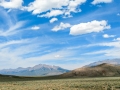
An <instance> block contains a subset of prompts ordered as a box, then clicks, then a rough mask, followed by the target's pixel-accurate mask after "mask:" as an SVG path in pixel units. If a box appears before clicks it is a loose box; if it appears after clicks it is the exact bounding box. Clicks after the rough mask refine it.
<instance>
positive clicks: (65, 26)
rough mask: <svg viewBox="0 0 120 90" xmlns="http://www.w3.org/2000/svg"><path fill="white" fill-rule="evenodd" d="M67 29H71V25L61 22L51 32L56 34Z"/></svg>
mask: <svg viewBox="0 0 120 90" xmlns="http://www.w3.org/2000/svg"><path fill="white" fill-rule="evenodd" d="M69 27H71V25H70V24H69V23H63V22H61V23H60V25H57V26H55V27H54V28H53V29H52V31H55V32H57V31H59V30H64V29H66V28H69Z"/></svg>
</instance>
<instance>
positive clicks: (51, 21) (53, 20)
mask: <svg viewBox="0 0 120 90" xmlns="http://www.w3.org/2000/svg"><path fill="white" fill-rule="evenodd" d="M55 21H58V19H57V18H52V19H51V20H50V23H53V22H55Z"/></svg>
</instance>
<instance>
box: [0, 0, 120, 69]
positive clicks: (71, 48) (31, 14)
mask: <svg viewBox="0 0 120 90" xmlns="http://www.w3.org/2000/svg"><path fill="white" fill-rule="evenodd" d="M119 30H120V0H0V69H4V68H17V67H29V66H34V65H37V64H48V65H57V66H61V67H63V68H66V69H75V68H78V67H81V66H84V65H86V64H89V63H91V62H96V61H100V60H104V59H112V58H120V31H119Z"/></svg>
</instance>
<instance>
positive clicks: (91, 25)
mask: <svg viewBox="0 0 120 90" xmlns="http://www.w3.org/2000/svg"><path fill="white" fill-rule="evenodd" d="M110 28H111V27H110V25H107V21H105V20H102V21H96V20H94V21H91V22H87V23H80V24H77V25H73V26H72V27H71V28H70V34H71V35H81V34H87V33H92V32H100V31H103V30H105V29H110Z"/></svg>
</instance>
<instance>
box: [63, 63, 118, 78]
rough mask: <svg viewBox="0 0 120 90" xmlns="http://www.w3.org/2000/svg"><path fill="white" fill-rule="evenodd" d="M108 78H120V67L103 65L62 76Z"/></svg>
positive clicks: (77, 70) (83, 68) (76, 70)
mask: <svg viewBox="0 0 120 90" xmlns="http://www.w3.org/2000/svg"><path fill="white" fill-rule="evenodd" d="M106 76H120V65H114V64H108V63H102V64H99V65H97V66H91V67H82V68H78V69H75V70H73V71H70V72H68V73H64V74H62V75H61V77H106Z"/></svg>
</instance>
